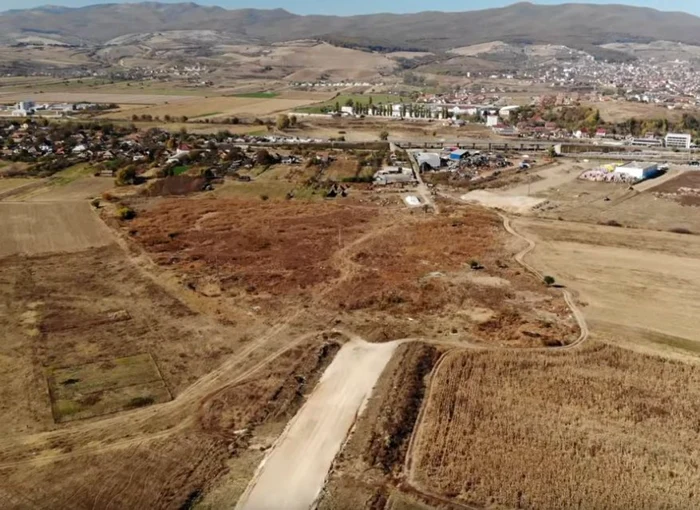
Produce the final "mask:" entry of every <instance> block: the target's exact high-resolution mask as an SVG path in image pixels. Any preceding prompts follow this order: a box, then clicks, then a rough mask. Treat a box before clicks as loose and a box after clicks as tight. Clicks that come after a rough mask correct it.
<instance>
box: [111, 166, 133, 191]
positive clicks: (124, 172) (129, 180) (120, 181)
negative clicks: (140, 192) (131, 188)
mask: <svg viewBox="0 0 700 510" xmlns="http://www.w3.org/2000/svg"><path fill="white" fill-rule="evenodd" d="M135 180H136V167H135V166H133V165H129V166H127V167H124V168H122V169H121V170H119V171H118V172H117V178H116V181H115V182H116V185H117V186H125V185H127V184H134V181H135Z"/></svg>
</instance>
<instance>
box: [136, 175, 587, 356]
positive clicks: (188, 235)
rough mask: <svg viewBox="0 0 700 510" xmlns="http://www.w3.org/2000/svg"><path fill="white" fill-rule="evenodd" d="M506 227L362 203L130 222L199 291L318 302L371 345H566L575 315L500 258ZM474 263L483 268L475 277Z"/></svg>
mask: <svg viewBox="0 0 700 510" xmlns="http://www.w3.org/2000/svg"><path fill="white" fill-rule="evenodd" d="M245 184H248V183H240V185H241V186H244V185H245ZM134 207H137V208H139V204H138V203H134ZM232 216H235V217H236V218H237V222H236V223H232V222H231V221H230V218H231V217H232ZM501 229H502V227H501V226H500V220H498V219H497V217H495V216H494V215H493V214H491V213H488V212H484V211H480V210H477V209H469V208H466V209H461V210H455V211H452V212H451V213H449V214H446V215H445V216H444V217H440V218H434V217H429V216H416V215H414V214H411V213H410V212H409V211H408V210H406V209H404V208H401V209H397V210H395V211H393V214H392V215H391V216H389V215H388V212H387V211H386V210H385V209H382V208H380V207H378V206H372V205H366V204H358V203H357V202H355V201H353V199H350V200H349V201H346V202H339V203H328V202H324V203H320V202H311V203H303V202H296V201H291V202H279V201H276V200H269V201H264V200H260V199H257V200H245V199H240V198H235V199H233V198H231V199H223V198H221V199H216V200H198V201H194V200H187V201H183V200H177V199H171V200H164V201H161V202H159V203H158V204H157V205H154V206H152V207H147V208H144V209H143V210H142V211H141V212H140V213H139V216H138V217H137V219H136V220H134V221H133V222H131V223H130V225H129V230H130V233H131V236H132V238H133V239H134V240H135V241H136V242H138V243H139V244H140V245H141V246H143V247H144V248H145V249H146V250H147V251H148V252H149V253H150V254H151V257H152V258H153V260H155V261H156V262H157V263H159V264H161V265H163V266H168V267H171V268H177V269H178V271H181V272H183V273H184V274H186V275H187V278H188V281H189V285H190V286H191V287H192V288H195V289H198V288H200V287H201V288H202V289H206V290H203V291H205V292H207V293H215V294H217V295H218V294H221V295H224V296H231V297H234V296H235V297H236V298H238V299H246V300H250V301H251V302H253V303H255V304H256V305H257V306H262V307H263V308H264V309H274V308H276V307H277V308H280V307H283V306H284V305H286V306H291V304H292V303H297V302H299V300H301V302H304V303H312V302H315V303H317V304H318V305H322V306H323V307H324V308H325V309H327V310H329V311H330V312H331V313H340V314H342V315H341V316H342V317H343V318H344V320H347V321H350V322H353V323H354V322H357V323H358V325H357V327H358V328H359V329H358V331H359V332H360V333H362V334H363V335H365V337H366V338H369V339H373V340H391V339H396V338H404V337H408V336H417V335H421V334H430V335H435V336H437V337H443V338H451V339H455V340H456V339H463V340H470V341H474V342H489V343H504V344H508V345H522V346H525V345H547V344H550V343H554V344H561V343H567V342H568V341H569V339H570V338H573V336H574V334H575V333H574V330H575V328H574V324H573V323H572V322H571V318H570V317H568V311H567V308H566V307H565V305H564V304H563V302H562V301H561V299H560V298H559V296H558V294H557V293H556V292H554V291H551V289H547V288H545V287H544V286H543V284H542V283H541V282H539V281H537V280H534V279H533V278H531V277H528V276H526V275H523V274H522V273H521V272H520V271H519V270H518V268H517V267H513V266H511V265H510V264H508V263H504V262H503V260H501V259H502V258H503V254H504V251H505V253H507V252H508V250H510V249H511V247H510V246H509V244H508V243H509V242H510V238H509V237H508V236H507V234H505V233H504V232H503V231H502V230H501ZM506 257H507V255H506ZM472 260H476V261H479V262H480V264H481V265H483V266H485V268H484V269H482V270H479V271H474V270H472V269H471V268H470V263H471V261H472ZM212 266H213V267H216V268H217V271H216V274H215V275H214V274H212V271H211V269H210V268H211V267H212ZM369 317H374V318H375V319H376V318H378V317H381V320H378V321H377V320H369ZM416 317H420V318H421V320H420V321H415V320H414V318H416Z"/></svg>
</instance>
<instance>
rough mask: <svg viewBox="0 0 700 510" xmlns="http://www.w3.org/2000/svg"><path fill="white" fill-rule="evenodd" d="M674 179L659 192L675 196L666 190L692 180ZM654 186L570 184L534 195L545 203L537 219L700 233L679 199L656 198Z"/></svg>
mask: <svg viewBox="0 0 700 510" xmlns="http://www.w3.org/2000/svg"><path fill="white" fill-rule="evenodd" d="M686 175H687V174H686ZM678 179H679V180H676V181H675V183H674V181H673V180H671V181H667V182H665V183H662V185H661V187H660V188H659V190H660V191H661V192H669V191H667V190H669V189H671V191H670V192H671V193H677V191H678V187H676V188H675V189H673V188H669V186H671V187H673V186H675V185H676V184H679V185H682V183H683V182H685V181H687V180H689V179H693V177H686V176H682V177H679V178H678ZM654 184H655V183H654V181H653V180H652V181H649V182H648V183H644V184H643V185H637V186H635V187H634V188H635V189H629V186H627V185H617V184H611V183H602V182H588V181H581V180H571V181H570V182H568V183H564V184H561V185H559V186H558V187H557V188H555V189H550V190H546V191H541V192H539V193H537V194H536V195H535V196H536V197H538V198H543V199H546V200H548V201H549V204H548V205H547V207H544V208H543V209H541V210H540V211H538V212H537V215H538V216H541V217H545V218H551V219H559V218H561V219H563V220H565V221H574V222H583V223H600V224H609V223H611V222H612V223H614V224H619V225H621V226H623V227H630V228H637V229H647V230H660V231H672V230H677V229H685V230H688V231H690V232H700V215H697V214H694V213H693V209H692V208H688V207H685V206H684V205H682V204H683V202H682V200H680V199H679V197H663V198H660V197H659V195H658V194H657V189H656V188H654ZM639 189H642V190H643V191H640V190H639ZM650 211H653V214H650Z"/></svg>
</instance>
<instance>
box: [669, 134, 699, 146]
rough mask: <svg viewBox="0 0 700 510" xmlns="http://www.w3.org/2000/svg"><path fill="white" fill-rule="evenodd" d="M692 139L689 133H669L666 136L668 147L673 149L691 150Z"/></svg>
mask: <svg viewBox="0 0 700 510" xmlns="http://www.w3.org/2000/svg"><path fill="white" fill-rule="evenodd" d="M692 141H693V139H692V137H691V136H690V135H689V134H687V133H669V134H667V135H666V139H665V142H666V147H668V148H671V149H690V145H691V143H692Z"/></svg>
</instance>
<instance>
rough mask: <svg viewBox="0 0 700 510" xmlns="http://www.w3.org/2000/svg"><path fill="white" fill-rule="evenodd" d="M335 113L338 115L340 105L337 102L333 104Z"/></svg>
mask: <svg viewBox="0 0 700 510" xmlns="http://www.w3.org/2000/svg"><path fill="white" fill-rule="evenodd" d="M335 113H340V103H339V102H338V101H336V102H335Z"/></svg>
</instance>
